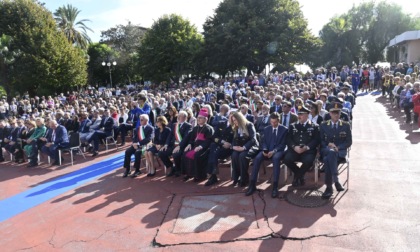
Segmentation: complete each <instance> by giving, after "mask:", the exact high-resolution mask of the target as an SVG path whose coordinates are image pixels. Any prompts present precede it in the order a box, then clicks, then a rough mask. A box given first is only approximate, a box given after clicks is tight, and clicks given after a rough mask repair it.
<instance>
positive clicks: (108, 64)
mask: <svg viewBox="0 0 420 252" xmlns="http://www.w3.org/2000/svg"><path fill="white" fill-rule="evenodd" d="M116 65H117V62H116V61H115V60H114V61H112V62H111V60H109V59H108V60H107V61H106V62H105V61H102V66H107V67H108V69H109V83H110V84H111V88H112V70H111V66H116Z"/></svg>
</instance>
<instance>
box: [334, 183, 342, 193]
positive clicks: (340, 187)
mask: <svg viewBox="0 0 420 252" xmlns="http://www.w3.org/2000/svg"><path fill="white" fill-rule="evenodd" d="M334 185H335V189H337V191H338V192H342V191H344V188H343V186H342V185H341V184H340V182H335V183H334Z"/></svg>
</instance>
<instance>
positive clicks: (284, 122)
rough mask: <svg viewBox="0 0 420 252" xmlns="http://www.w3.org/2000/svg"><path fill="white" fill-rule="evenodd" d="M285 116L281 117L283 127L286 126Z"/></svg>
mask: <svg viewBox="0 0 420 252" xmlns="http://www.w3.org/2000/svg"><path fill="white" fill-rule="evenodd" d="M286 120H287V115H283V126H286Z"/></svg>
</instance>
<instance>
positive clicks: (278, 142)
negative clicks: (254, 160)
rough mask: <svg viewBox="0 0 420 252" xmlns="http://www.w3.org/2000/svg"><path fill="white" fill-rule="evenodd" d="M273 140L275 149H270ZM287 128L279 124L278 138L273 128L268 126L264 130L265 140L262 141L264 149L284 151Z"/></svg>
mask: <svg viewBox="0 0 420 252" xmlns="http://www.w3.org/2000/svg"><path fill="white" fill-rule="evenodd" d="M272 139H275V141H274V146H273V148H270V143H271V141H272ZM286 140H287V128H286V127H284V126H283V125H281V124H279V126H278V127H277V136H275V135H274V134H273V126H271V125H270V126H267V127H265V129H264V138H263V140H262V149H263V150H268V151H274V152H278V151H284V149H285V148H286Z"/></svg>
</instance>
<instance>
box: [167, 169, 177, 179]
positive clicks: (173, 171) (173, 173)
mask: <svg viewBox="0 0 420 252" xmlns="http://www.w3.org/2000/svg"><path fill="white" fill-rule="evenodd" d="M174 175H175V169H174V168H172V169H171V171H170V172H169V173H168V174H166V177H172V176H174Z"/></svg>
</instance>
